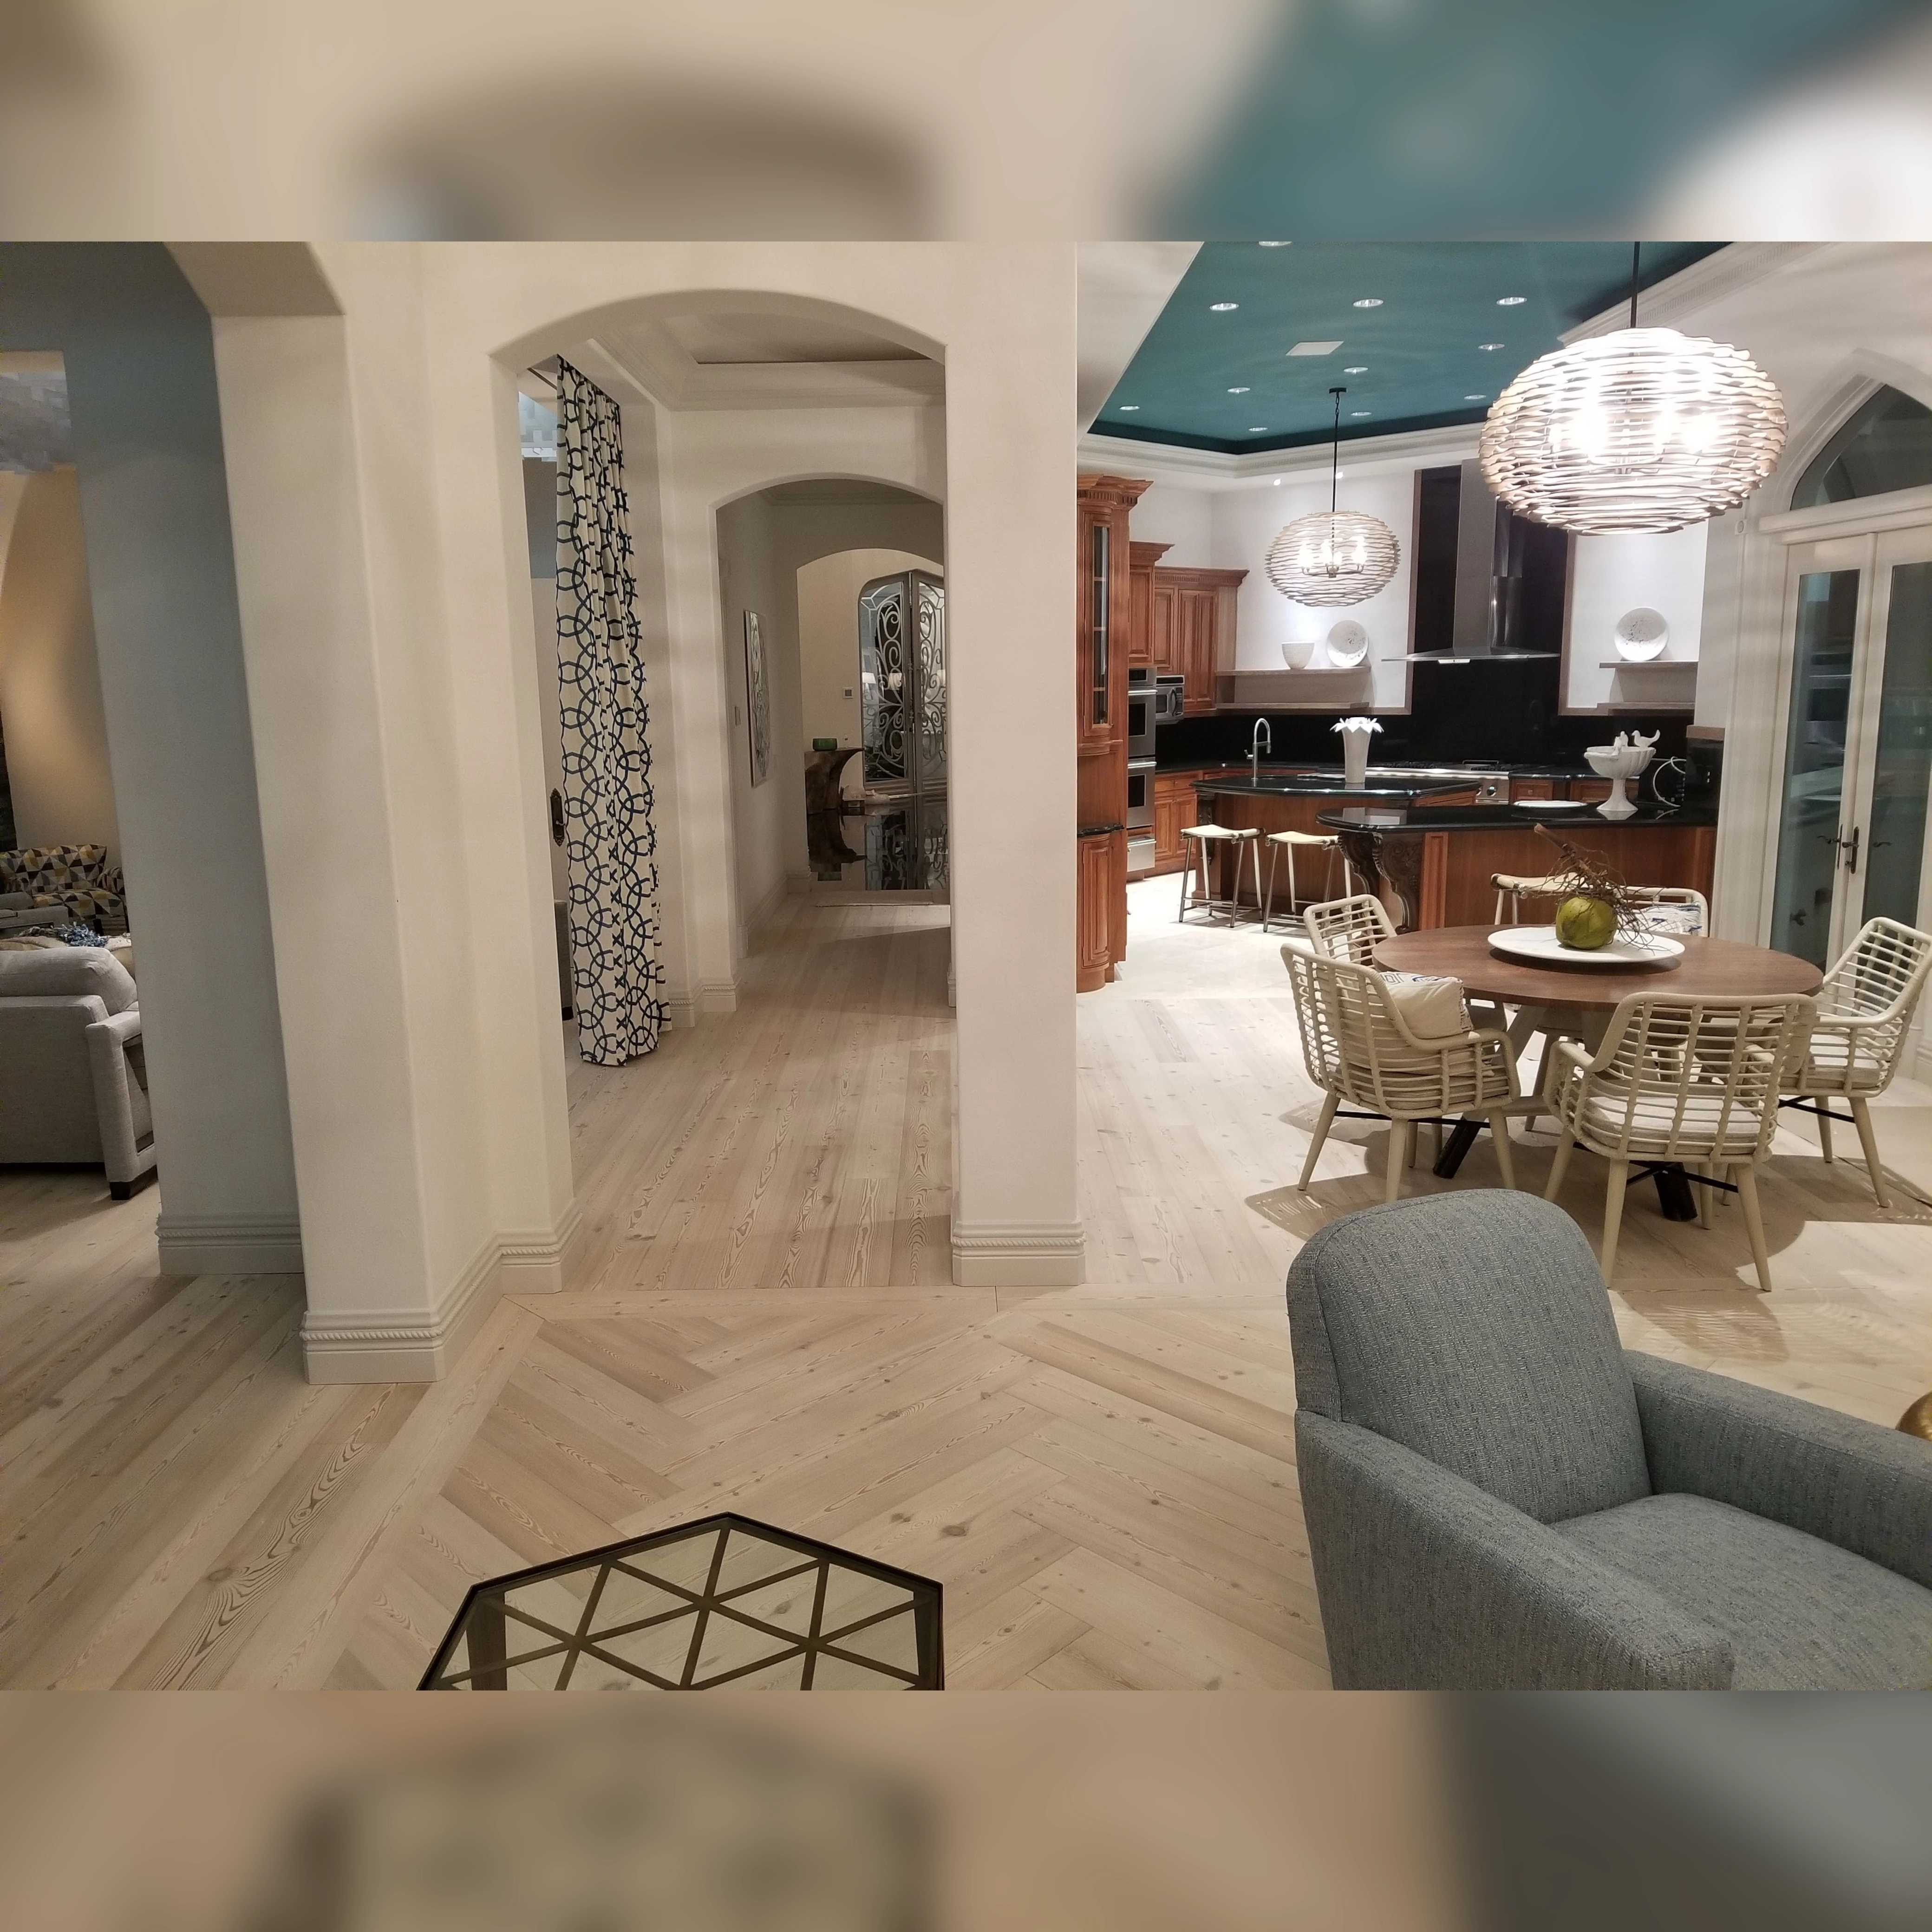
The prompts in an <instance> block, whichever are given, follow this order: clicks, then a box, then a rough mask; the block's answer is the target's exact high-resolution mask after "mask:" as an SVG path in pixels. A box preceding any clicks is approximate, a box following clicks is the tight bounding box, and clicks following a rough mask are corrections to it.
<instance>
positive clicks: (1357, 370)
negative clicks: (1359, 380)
mask: <svg viewBox="0 0 1932 1932" xmlns="http://www.w3.org/2000/svg"><path fill="white" fill-rule="evenodd" d="M1342 373H1343V375H1345V376H1366V375H1367V374H1368V373H1369V365H1367V363H1366V362H1351V363H1350V364H1349V366H1348V368H1346V369H1344V370H1343V371H1342Z"/></svg>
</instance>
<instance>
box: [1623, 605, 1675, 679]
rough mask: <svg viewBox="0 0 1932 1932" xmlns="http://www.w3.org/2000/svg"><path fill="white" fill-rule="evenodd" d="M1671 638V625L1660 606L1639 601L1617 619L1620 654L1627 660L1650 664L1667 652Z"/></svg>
mask: <svg viewBox="0 0 1932 1932" xmlns="http://www.w3.org/2000/svg"><path fill="white" fill-rule="evenodd" d="M1667 643H1670V625H1668V624H1667V623H1666V622H1664V613H1663V612H1662V611H1661V610H1652V608H1651V607H1650V606H1649V604H1639V605H1638V606H1637V608H1636V609H1635V610H1626V611H1625V613H1624V614H1623V615H1622V616H1621V617H1619V619H1617V655H1618V656H1619V657H1620V658H1622V659H1623V660H1624V661H1625V663H1626V664H1649V662H1650V661H1651V660H1652V658H1661V656H1663V655H1664V646H1665V645H1666V644H1667Z"/></svg>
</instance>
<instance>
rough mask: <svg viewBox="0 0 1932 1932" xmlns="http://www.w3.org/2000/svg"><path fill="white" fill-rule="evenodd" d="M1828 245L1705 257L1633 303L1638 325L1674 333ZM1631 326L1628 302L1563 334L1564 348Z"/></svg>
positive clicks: (1745, 249) (1759, 245) (1734, 248)
mask: <svg viewBox="0 0 1932 1932" xmlns="http://www.w3.org/2000/svg"><path fill="white" fill-rule="evenodd" d="M1830 246H1831V244H1830V243H1829V242H1731V243H1730V245H1728V246H1727V247H1725V248H1720V249H1719V250H1718V252H1717V253H1716V254H1715V255H1706V257H1704V258H1703V260H1701V261H1697V262H1693V263H1691V266H1689V267H1688V269H1679V271H1678V272H1677V273H1676V275H1672V276H1670V277H1668V278H1667V279H1665V280H1664V281H1661V282H1659V283H1658V284H1657V285H1656V287H1655V288H1649V289H1646V290H1643V291H1642V292H1641V293H1640V294H1639V296H1638V297H1637V320H1638V321H1639V322H1640V323H1649V325H1651V326H1652V327H1655V328H1660V329H1675V328H1676V327H1677V326H1678V325H1679V323H1682V322H1684V321H1685V320H1688V318H1689V317H1692V316H1694V315H1695V314H1697V312H1698V311H1700V309H1703V308H1708V307H1709V305H1711V304H1712V303H1713V302H1721V301H1723V300H1724V298H1725V297H1726V296H1734V295H1736V294H1737V293H1739V292H1740V291H1741V290H1745V289H1748V288H1750V287H1751V286H1752V285H1753V284H1755V283H1757V282H1761V281H1763V280H1764V279H1765V278H1766V276H1768V275H1778V274H1780V273H1781V272H1783V271H1784V270H1785V269H1788V268H1790V266H1792V265H1793V263H1797V262H1802V261H1803V260H1805V257H1807V256H1808V255H1815V254H1817V252H1818V251H1819V250H1820V249H1821V248H1829V247H1830ZM1629 326H1630V303H1629V302H1628V299H1626V300H1625V301H1622V302H1618V303H1616V304H1615V305H1613V307H1611V308H1607V309H1603V310H1601V311H1598V314H1595V315H1593V316H1592V317H1589V320H1587V321H1584V322H1580V323H1577V326H1576V327H1575V328H1574V329H1565V331H1564V332H1563V340H1564V341H1565V342H1581V341H1584V340H1586V338H1589V337H1590V336H1593V335H1613V334H1614V333H1615V332H1616V331H1617V330H1618V329H1627V328H1628V327H1629Z"/></svg>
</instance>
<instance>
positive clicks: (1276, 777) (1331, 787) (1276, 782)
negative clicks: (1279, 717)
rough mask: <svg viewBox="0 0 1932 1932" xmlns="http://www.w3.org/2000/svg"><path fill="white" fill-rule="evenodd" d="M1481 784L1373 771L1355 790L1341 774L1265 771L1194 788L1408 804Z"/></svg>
mask: <svg viewBox="0 0 1932 1932" xmlns="http://www.w3.org/2000/svg"><path fill="white" fill-rule="evenodd" d="M1480 782H1481V781H1479V780H1478V779H1475V778H1402V777H1400V775H1397V773H1395V772H1370V774H1369V782H1368V783H1367V784H1365V785H1361V786H1358V787H1355V788H1354V789H1351V788H1350V787H1349V786H1348V785H1346V784H1344V783H1343V776H1342V774H1341V773H1340V772H1310V773H1308V774H1307V775H1300V774H1298V773H1295V772H1262V775H1261V777H1260V778H1259V781H1257V780H1256V779H1253V778H1249V777H1247V775H1245V774H1244V773H1238V772H1229V773H1227V774H1226V775H1225V776H1211V777H1206V778H1200V779H1199V780H1197V781H1196V784H1195V787H1194V789H1195V790H1196V793H1198V794H1199V796H1202V797H1203V798H1217V797H1224V796H1238V797H1244V798H1253V797H1255V796H1257V795H1259V796H1264V797H1272V798H1360V799H1386V800H1389V801H1391V802H1394V803H1396V804H1399V805H1406V804H1409V803H1410V802H1412V801H1413V800H1415V799H1421V798H1427V796H1429V794H1430V793H1431V792H1439V791H1467V790H1469V787H1471V786H1472V785H1473V784H1478V783H1480Z"/></svg>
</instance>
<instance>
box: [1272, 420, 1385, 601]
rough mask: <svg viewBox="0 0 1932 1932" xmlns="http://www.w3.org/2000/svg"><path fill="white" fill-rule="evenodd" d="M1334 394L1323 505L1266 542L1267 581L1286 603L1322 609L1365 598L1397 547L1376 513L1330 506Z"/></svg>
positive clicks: (1338, 455) (1337, 459) (1337, 454)
mask: <svg viewBox="0 0 1932 1932" xmlns="http://www.w3.org/2000/svg"><path fill="white" fill-rule="evenodd" d="M1328 393H1329V394H1330V395H1331V396H1333V397H1334V398H1335V437H1334V449H1333V454H1332V455H1331V457H1330V458H1329V463H1328V508H1327V509H1325V510H1317V511H1314V512H1313V513H1312V514H1310V515H1308V516H1306V517H1296V518H1295V521H1294V522H1293V523H1290V524H1289V526H1288V527H1287V528H1286V529H1285V530H1283V532H1281V534H1280V535H1279V536H1277V538H1275V540H1274V542H1273V543H1271V544H1269V546H1268V579H1269V581H1270V582H1271V583H1273V584H1274V587H1275V588H1276V589H1277V590H1279V591H1280V592H1281V594H1282V595H1283V596H1284V597H1286V598H1288V599H1289V601H1291V602H1292V603H1295V604H1313V605H1315V606H1317V607H1319V608H1322V609H1325V610H1339V609H1340V608H1341V607H1343V606H1344V605H1345V604H1365V603H1367V601H1368V600H1369V599H1370V598H1371V597H1373V595H1375V594H1376V592H1377V591H1378V590H1379V589H1382V587H1383V586H1384V585H1385V584H1386V583H1388V580H1389V579H1390V578H1391V577H1393V576H1394V574H1395V567H1396V565H1397V563H1398V562H1400V560H1401V558H1402V547H1401V545H1400V544H1398V543H1397V541H1396V540H1395V532H1394V531H1393V530H1391V529H1390V528H1389V526H1388V524H1386V523H1384V522H1383V521H1382V519H1381V518H1380V517H1370V516H1364V514H1362V512H1361V511H1359V510H1338V509H1337V508H1336V507H1335V490H1336V484H1337V482H1338V481H1340V470H1341V460H1342V398H1343V397H1344V396H1345V395H1347V394H1348V391H1347V390H1346V389H1331V390H1330V391H1329V392H1328Z"/></svg>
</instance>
